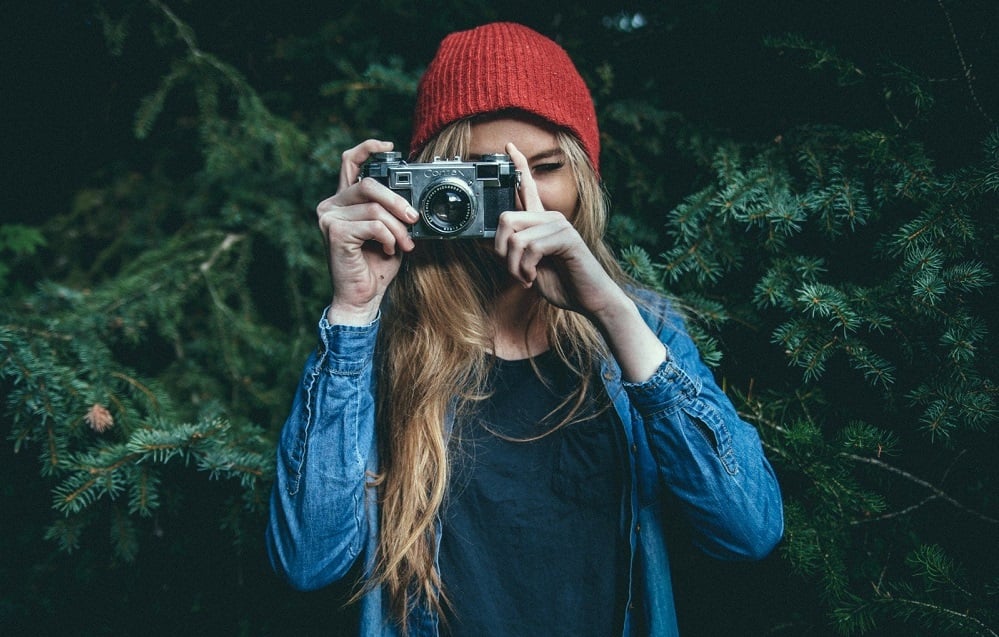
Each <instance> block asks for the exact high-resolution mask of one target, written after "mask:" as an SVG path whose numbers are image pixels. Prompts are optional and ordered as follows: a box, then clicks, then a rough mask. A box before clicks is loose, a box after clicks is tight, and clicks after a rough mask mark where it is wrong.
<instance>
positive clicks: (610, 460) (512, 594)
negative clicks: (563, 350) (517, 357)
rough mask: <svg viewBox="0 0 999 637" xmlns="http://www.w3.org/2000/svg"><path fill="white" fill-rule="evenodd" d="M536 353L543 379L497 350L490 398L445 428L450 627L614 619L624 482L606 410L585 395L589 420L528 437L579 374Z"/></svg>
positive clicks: (444, 571) (598, 630) (616, 628)
mask: <svg viewBox="0 0 999 637" xmlns="http://www.w3.org/2000/svg"><path fill="white" fill-rule="evenodd" d="M534 360H535V363H536V365H537V366H538V368H539V370H540V372H541V376H542V378H543V379H544V380H541V379H539V378H538V376H537V374H536V373H535V371H534V369H532V367H531V364H530V361H529V360H523V361H503V360H499V359H497V360H496V361H495V362H496V365H495V367H494V372H493V375H492V379H491V380H492V390H493V393H492V397H491V399H489V400H487V401H485V403H484V404H482V405H481V406H480V408H479V410H478V413H477V415H476V416H475V417H472V418H468V419H466V422H465V423H463V424H456V425H455V427H456V428H455V430H454V432H453V434H452V437H451V441H452V444H451V449H450V453H451V455H452V458H453V461H454V464H453V466H454V470H453V472H452V478H451V483H450V485H449V491H448V497H447V501H446V502H445V506H444V511H443V519H442V522H443V533H442V537H441V547H440V567H441V577H442V579H443V584H444V592H445V595H446V596H447V598H448V600H449V601H450V605H449V606H447V607H446V610H445V613H444V617H445V620H446V621H445V625H444V626H443V628H442V632H443V633H444V634H447V635H450V636H451V637H462V636H466V635H469V636H470V635H474V636H476V637H479V636H481V635H511V636H516V637H530V636H532V635H545V636H552V635H571V636H573V637H585V636H587V635H600V636H605V635H611V634H615V633H617V634H619V633H620V630H621V623H622V621H623V616H624V604H625V594H626V593H625V590H626V585H625V574H626V563H625V562H626V559H627V551H626V544H625V542H624V539H623V538H622V537H621V535H620V528H621V525H620V519H621V515H622V514H623V513H622V506H623V502H624V498H623V493H624V489H625V486H626V485H625V478H624V475H625V468H624V465H623V462H622V455H621V453H620V449H619V445H620V443H619V441H618V436H617V428H616V424H615V420H614V416H613V409H611V408H608V407H607V405H606V400H602V401H601V400H594V399H592V398H591V399H590V401H589V402H588V405H587V408H586V409H585V411H584V412H583V413H585V414H587V415H588V416H589V419H584V420H581V421H580V420H576V421H574V422H572V423H571V424H569V425H566V426H564V427H562V428H560V429H557V430H556V431H554V432H552V433H548V434H547V435H543V436H541V437H540V438H537V439H535V440H530V441H526V440H527V439H530V438H536V437H537V436H539V435H540V434H544V433H545V432H548V431H549V430H551V429H552V427H553V426H554V425H555V424H557V423H559V422H560V421H561V416H562V415H564V414H565V413H566V412H565V409H566V408H565V407H561V408H560V407H559V405H560V403H561V402H562V400H563V398H564V397H565V396H567V395H569V394H570V393H571V392H572V391H573V390H574V389H575V388H576V383H577V380H576V379H575V378H574V376H573V375H572V374H571V373H569V370H568V369H567V368H566V366H565V365H564V364H563V363H562V362H561V360H560V359H559V358H558V357H557V356H556V355H555V354H554V353H552V352H548V353H545V354H542V355H540V356H538V357H536V358H535V359H534ZM594 380H595V382H594V384H593V386H594V387H595V388H596V390H597V391H599V392H601V394H600V395H602V392H603V391H604V390H603V385H602V383H600V382H599V381H598V380H597V379H594ZM553 410H557V412H556V414H555V415H554V416H549V414H550V412H552V411H553ZM546 416H547V417H546Z"/></svg>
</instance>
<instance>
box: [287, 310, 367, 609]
mask: <svg viewBox="0 0 999 637" xmlns="http://www.w3.org/2000/svg"><path fill="white" fill-rule="evenodd" d="M374 331H375V330H374V328H373V327H370V326H369V327H367V328H350V327H344V326H338V327H330V326H328V325H323V326H322V327H321V330H320V335H321V345H320V348H319V351H318V352H317V353H315V354H313V356H311V357H310V359H309V362H308V364H307V365H306V368H305V372H304V374H303V376H302V381H301V383H300V385H299V388H298V391H297V393H296V396H295V400H294V404H293V407H292V411H291V414H290V415H289V417H288V420H287V422H286V423H285V426H284V428H283V429H282V432H281V437H280V440H279V443H278V454H277V476H276V480H275V486H274V491H273V493H272V498H271V512H270V521H269V525H268V530H267V543H268V551H269V554H270V557H271V561H272V564H273V566H274V568H275V570H277V571H278V572H279V573H280V574H281V575H283V576H284V577H285V578H286V579H287V580H288V581H289V582H290V583H291V584H292V585H293V586H295V587H296V588H301V589H314V588H319V587H321V586H324V585H326V584H329V583H330V582H332V581H335V580H336V579H339V578H340V577H342V576H343V575H344V574H345V573H346V572H347V571H348V570H349V568H350V566H351V565H352V564H353V563H354V562H355V561H356V559H357V557H358V556H359V555H360V554H361V552H362V551H363V549H364V547H365V542H366V538H367V525H368V520H367V512H366V502H365V501H366V498H367V490H368V487H367V486H366V481H367V478H366V471H367V470H368V469H369V465H372V464H373V461H374V400H373V394H372V390H371V385H372V377H371V373H372V362H371V358H372V351H373V343H374Z"/></svg>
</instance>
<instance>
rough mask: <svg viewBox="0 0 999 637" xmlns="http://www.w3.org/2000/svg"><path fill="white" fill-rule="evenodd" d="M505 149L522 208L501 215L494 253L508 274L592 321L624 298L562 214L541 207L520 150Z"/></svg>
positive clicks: (625, 297) (622, 301)
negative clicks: (518, 180) (516, 176)
mask: <svg viewBox="0 0 999 637" xmlns="http://www.w3.org/2000/svg"><path fill="white" fill-rule="evenodd" d="M506 150H507V153H508V154H509V155H510V158H511V159H512V160H513V163H514V165H515V166H516V167H517V169H518V170H519V171H520V174H521V185H520V191H519V193H518V194H519V198H520V203H521V206H522V210H521V211H511V212H505V213H503V214H502V215H500V219H499V224H498V227H497V229H496V239H495V246H496V252H497V253H498V254H499V256H500V258H501V259H503V260H504V261H505V262H506V266H507V270H508V271H509V273H510V275H511V276H512V277H513V278H514V279H516V280H517V281H519V282H520V283H521V284H522V285H523V286H524V287H533V288H534V289H535V290H537V292H538V293H540V294H541V295H542V296H543V297H544V298H545V299H546V300H547V301H548V302H549V303H551V304H553V305H556V306H558V307H561V308H563V309H568V310H573V311H575V312H579V313H581V314H584V315H586V316H588V317H590V318H591V320H592V319H599V317H600V316H601V314H603V313H605V312H606V311H608V310H612V309H613V307H614V306H619V305H620V304H622V303H625V304H626V303H628V302H629V300H628V298H627V296H626V295H625V294H624V291H623V290H621V288H620V287H619V286H618V285H617V284H616V283H615V282H614V280H613V279H612V278H611V277H610V275H608V274H607V272H606V271H605V270H604V268H603V266H601V265H600V263H599V262H598V261H597V259H596V257H594V256H593V253H592V252H591V251H590V249H589V247H588V246H587V245H586V243H585V242H584V241H583V238H582V237H581V236H580V235H579V232H577V231H576V228H575V227H573V225H572V223H571V222H570V221H569V219H568V218H566V216H565V214H563V213H562V212H558V211H551V210H545V207H544V204H543V203H542V201H541V197H540V195H539V193H538V184H537V182H536V181H535V180H534V177H533V176H532V174H531V169H530V166H529V165H528V162H527V159H526V158H525V157H524V155H523V154H522V153H521V152H520V151H519V150H518V149H517V147H516V146H514V145H513V144H508V145H507V148H506Z"/></svg>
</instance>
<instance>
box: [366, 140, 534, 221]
mask: <svg viewBox="0 0 999 637" xmlns="http://www.w3.org/2000/svg"><path fill="white" fill-rule="evenodd" d="M361 177H362V178H363V177H371V178H372V179H375V180H377V181H378V182H380V183H382V184H384V185H385V186H387V187H388V188H389V189H391V190H392V191H394V192H396V193H398V194H400V195H402V196H403V197H404V198H405V199H406V200H408V201H409V203H410V204H411V205H412V206H413V208H415V209H416V212H417V213H418V214H419V215H420V219H419V221H417V222H416V223H414V224H413V225H412V226H410V228H409V235H410V236H411V237H413V238H414V239H483V238H490V237H495V236H496V226H497V225H498V224H499V216H500V214H501V213H503V212H504V211H506V210H514V209H516V193H517V189H518V188H519V187H520V172H519V171H517V170H516V169H515V168H514V166H513V162H512V161H511V160H510V157H509V155H502V154H494V155H483V156H482V158H481V159H480V160H479V161H475V162H464V161H461V159H460V158H458V157H455V158H454V159H453V160H445V159H440V158H436V157H435V158H434V161H432V162H430V163H414V164H409V163H406V162H405V161H403V160H402V154H401V153H398V152H388V153H375V154H373V155H372V156H371V159H370V160H369V161H368V162H366V163H365V164H364V165H363V166H362V167H361Z"/></svg>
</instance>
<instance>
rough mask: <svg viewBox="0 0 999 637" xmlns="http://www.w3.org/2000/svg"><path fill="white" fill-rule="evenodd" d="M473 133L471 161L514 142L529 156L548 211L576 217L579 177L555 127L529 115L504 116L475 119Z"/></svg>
mask: <svg viewBox="0 0 999 637" xmlns="http://www.w3.org/2000/svg"><path fill="white" fill-rule="evenodd" d="M471 132H472V139H471V143H470V145H469V159H470V160H471V161H476V160H478V159H479V158H480V157H482V155H485V154H488V153H505V152H506V145H507V143H508V142H513V144H514V145H515V146H516V147H517V148H518V149H519V150H520V152H522V153H523V154H524V156H525V157H527V163H528V166H529V167H530V169H531V176H532V177H533V178H534V181H535V183H536V184H537V186H538V195H539V196H540V197H541V203H542V204H543V205H544V207H545V210H557V211H558V212H561V213H562V214H564V215H565V216H566V217H567V218H568V219H570V220H571V219H572V218H573V216H575V214H576V207H577V206H578V204H579V193H578V191H577V190H576V179H575V177H574V176H573V173H572V168H571V167H570V166H569V163H568V158H567V157H566V156H565V154H564V153H563V152H562V150H561V149H560V148H559V144H558V139H557V138H556V136H555V129H554V128H553V127H550V126H547V125H545V124H544V123H543V122H540V121H538V122H535V121H534V120H530V119H527V118H523V119H521V118H514V117H504V118H498V119H487V120H483V121H479V122H475V123H473V124H472V131H471Z"/></svg>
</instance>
